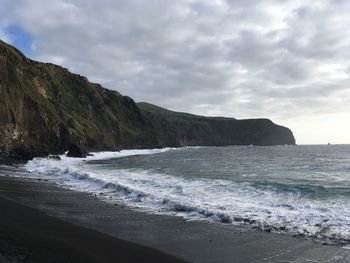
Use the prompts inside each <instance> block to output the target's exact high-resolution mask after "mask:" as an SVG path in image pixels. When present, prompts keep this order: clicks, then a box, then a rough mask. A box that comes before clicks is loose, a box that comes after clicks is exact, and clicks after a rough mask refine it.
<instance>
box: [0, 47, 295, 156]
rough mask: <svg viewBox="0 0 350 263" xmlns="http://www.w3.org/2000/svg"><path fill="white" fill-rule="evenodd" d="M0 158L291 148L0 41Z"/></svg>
mask: <svg viewBox="0 0 350 263" xmlns="http://www.w3.org/2000/svg"><path fill="white" fill-rule="evenodd" d="M0 138H1V140H0V158H1V159H6V158H7V159H30V158H33V157H34V156H41V155H46V154H47V153H61V152H63V151H65V150H67V149H68V147H69V146H70V145H72V144H74V145H77V146H79V147H82V148H84V149H87V150H94V151H98V150H114V149H120V148H150V147H165V146H185V145H228V144H254V145H275V144H294V143H295V140H294V137H293V135H292V133H291V131H290V130H289V129H287V128H284V127H281V126H277V125H275V124H273V123H272V122H271V121H269V120H265V119H264V120H235V119H229V118H208V117H201V116H195V115H191V114H185V113H175V112H172V111H167V110H165V109H162V108H159V107H156V106H154V105H151V104H146V103H140V104H139V105H136V104H135V102H134V101H133V100H132V99H131V98H129V97H127V96H122V95H121V94H119V93H118V92H116V91H111V90H108V89H105V88H103V87H101V86H100V85H99V84H94V83H91V82H89V81H88V79H87V78H86V77H83V76H80V75H77V74H73V73H70V72H69V71H68V70H67V69H65V68H62V67H60V66H57V65H53V64H49V63H40V62H36V61H33V60H31V59H28V58H26V57H25V56H24V55H23V54H22V53H21V52H20V51H18V50H17V49H16V48H14V47H12V46H10V45H8V44H6V43H4V42H2V41H0Z"/></svg>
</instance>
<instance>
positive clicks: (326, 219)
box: [25, 145, 350, 245]
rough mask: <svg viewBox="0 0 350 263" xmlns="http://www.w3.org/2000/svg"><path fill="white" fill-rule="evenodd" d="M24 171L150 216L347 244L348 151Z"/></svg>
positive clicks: (120, 158)
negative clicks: (167, 216) (170, 217)
mask: <svg viewBox="0 0 350 263" xmlns="http://www.w3.org/2000/svg"><path fill="white" fill-rule="evenodd" d="M25 168H26V169H27V170H28V171H30V172H32V173H33V176H36V177H39V178H46V179H51V180H54V181H55V182H56V183H57V184H59V185H60V186H63V187H67V188H70V189H73V190H76V191H84V192H89V193H91V194H93V195H96V196H98V197H100V198H102V199H103V200H105V201H107V202H119V203H124V204H125V205H127V206H129V207H131V208H135V209H143V210H146V211H147V212H151V213H162V214H170V215H175V216H182V217H184V218H186V219H189V220H209V221H212V222H218V223H224V224H232V225H236V226H238V227H243V228H253V229H260V230H264V231H270V232H275V233H280V234H286V235H294V236H299V237H305V238H312V239H315V240H318V241H321V242H326V243H333V244H342V245H344V244H349V243H350V146H348V145H331V146H326V145H325V146H321V145H320V146H306V145H305V146H273V147H252V146H227V147H185V148H177V149H172V148H166V149H153V150H125V151H121V152H100V153H94V156H91V157H87V158H84V159H80V158H68V157H65V156H61V160H54V159H48V158H36V159H34V160H32V161H29V162H28V163H27V164H26V165H25Z"/></svg>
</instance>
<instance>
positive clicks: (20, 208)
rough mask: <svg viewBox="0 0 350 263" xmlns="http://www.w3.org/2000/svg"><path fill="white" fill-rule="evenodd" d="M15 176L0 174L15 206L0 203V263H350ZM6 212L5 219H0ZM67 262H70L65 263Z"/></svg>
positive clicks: (290, 243)
mask: <svg viewBox="0 0 350 263" xmlns="http://www.w3.org/2000/svg"><path fill="white" fill-rule="evenodd" d="M21 173H25V172H23V171H21V170H18V169H14V168H10V167H7V168H6V167H0V175H1V174H2V175H5V176H2V177H1V176H0V197H3V198H7V199H10V200H13V201H15V202H17V203H19V204H21V205H19V204H16V203H13V202H10V201H4V199H0V235H1V239H0V240H1V243H0V262H1V259H2V258H1V254H2V256H4V255H6V254H5V252H6V251H11V248H12V249H17V251H18V255H17V258H18V259H20V258H21V256H22V255H31V256H32V257H33V258H34V257H36V256H43V257H44V259H45V257H47V258H46V259H50V258H48V257H50V256H53V257H54V258H56V257H57V260H56V261H55V262H79V260H81V261H80V262H88V261H86V259H90V260H91V261H93V260H95V261H96V260H97V262H110V261H108V260H109V259H114V262H176V260H175V259H174V258H171V257H169V256H166V255H165V254H162V253H160V252H158V251H157V250H159V251H163V252H165V253H166V254H170V255H173V256H176V257H178V258H182V259H184V260H186V261H189V262H298V263H301V262H350V250H348V249H343V248H341V247H337V246H325V245H321V244H319V243H316V242H313V241H310V240H304V239H299V238H293V237H287V236H281V235H276V234H271V233H266V232H262V231H250V230H248V231H242V230H240V229H238V228H235V227H232V226H230V225H223V224H209V223H207V222H198V221H196V222H195V221H191V222H185V221H184V220H182V219H181V218H179V217H171V216H163V215H151V214H147V213H145V212H140V211H132V210H130V209H126V208H123V207H122V206H121V205H113V204H108V203H105V202H102V201H101V200H99V199H98V198H95V197H93V196H91V195H88V194H85V193H78V192H74V191H70V190H65V189H60V188H58V187H56V186H55V185H54V184H52V183H50V182H43V181H40V182H38V181H37V180H32V179H16V178H12V177H9V176H6V175H10V176H16V175H20V174H21ZM25 206H29V207H33V208H36V209H39V210H41V211H43V212H44V213H46V214H48V215H50V216H53V217H56V218H59V219H62V220H64V221H67V222H70V223H74V224H77V225H80V226H83V227H86V228H89V229H93V230H97V231H99V232H100V233H104V234H108V235H110V236H107V235H102V234H99V233H97V232H95V231H91V230H88V229H86V228H82V227H78V226H75V225H72V224H68V223H65V222H62V221H61V220H57V219H55V218H52V217H48V216H46V215H45V214H44V213H41V212H38V211H36V210H33V209H29V208H28V207H25ZM5 209H7V212H3V211H5ZM9 215H10V216H9ZM16 216H17V217H18V218H17V219H16V220H13V219H14V218H15V217H16ZM4 222H7V226H6V225H4ZM25 224H28V225H25ZM5 226H6V227H5ZM44 229H45V231H44ZM25 235H27V236H25ZM111 236H113V237H116V238H118V239H116V238H113V237H111ZM4 238H5V239H4ZM120 239H122V240H127V241H129V242H132V243H137V244H140V245H143V246H147V247H152V248H155V249H157V250H152V249H146V248H145V247H143V246H137V245H134V244H131V243H127V242H123V241H121V240H120ZM32 240H33V241H32ZM22 242H24V243H22ZM31 242H33V243H31ZM79 243H80V244H79ZM31 244H32V245H31ZM6 246H9V248H10V250H9V249H7V248H6ZM21 251H22V252H23V253H22V254H21V253H20V252H21ZM68 255H69V256H68ZM147 256H148V259H149V260H148V261H147V258H146V257H147ZM70 257H75V259H76V260H72V261H67V260H70ZM136 257H139V259H136ZM140 257H141V258H142V260H140ZM152 259H153V260H152ZM64 260H66V261H64ZM27 262H29V261H27ZM30 262H54V261H50V260H42V261H38V260H34V261H30Z"/></svg>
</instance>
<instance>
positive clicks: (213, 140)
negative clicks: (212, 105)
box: [137, 102, 295, 146]
mask: <svg viewBox="0 0 350 263" xmlns="http://www.w3.org/2000/svg"><path fill="white" fill-rule="evenodd" d="M137 105H138V107H139V108H140V109H141V110H142V112H143V114H144V115H145V117H146V118H147V122H149V123H151V124H152V126H153V127H154V129H155V130H156V131H157V138H158V141H159V142H160V144H161V145H168V146H196V145H202V146H224V145H251V144H253V145H259V146H262V145H284V144H288V145H294V144H295V139H294V136H293V133H292V132H291V131H290V130H289V129H288V128H285V127H282V126H279V125H276V124H274V123H273V122H272V121H270V120H268V119H247V120H237V119H233V118H223V117H204V116H198V115H193V114H188V113H182V112H174V111H169V110H166V109H163V108H161V107H158V106H155V105H152V104H149V103H145V102H140V103H138V104H137Z"/></svg>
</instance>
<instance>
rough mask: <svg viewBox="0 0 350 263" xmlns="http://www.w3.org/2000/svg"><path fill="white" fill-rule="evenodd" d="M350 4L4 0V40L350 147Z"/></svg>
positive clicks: (302, 138) (34, 54)
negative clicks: (348, 144) (267, 119)
mask: <svg viewBox="0 0 350 263" xmlns="http://www.w3.org/2000/svg"><path fill="white" fill-rule="evenodd" d="M349 25H350V1H347V0H322V1H318V0H313V1H309V0H304V1H302V0H290V1H288V0H283V1H282V0H271V1H268V0H266V1H256V0H95V1H93V0H90V1H87V0H50V1H46V0H15V1H14V0H0V38H1V39H3V40H4V41H7V42H8V43H11V44H13V45H15V46H16V47H18V48H19V49H21V50H22V51H23V52H24V53H25V54H26V55H27V56H29V57H30V58H32V59H35V60H39V61H43V62H51V63H56V64H59V65H61V66H64V67H66V68H68V69H69V70H70V71H72V72H74V73H78V74H81V75H85V76H87V77H88V78H89V80H90V81H93V82H98V83H101V84H102V85H103V86H104V87H106V88H108V89H115V90H118V91H119V92H121V93H122V94H124V95H128V96H130V97H132V98H133V99H134V100H135V101H147V102H150V103H154V104H157V105H159V106H162V107H165V108H168V109H171V110H177V111H185V112H190V113H194V114H200V115H208V116H227V117H234V118H237V119H244V118H261V117H264V118H269V119H271V120H272V121H274V122H275V123H278V124H280V125H284V126H287V127H289V128H290V129H292V131H293V133H294V135H295V137H296V140H297V143H298V144H323V143H328V142H331V143H334V144H335V143H350V26H349Z"/></svg>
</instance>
